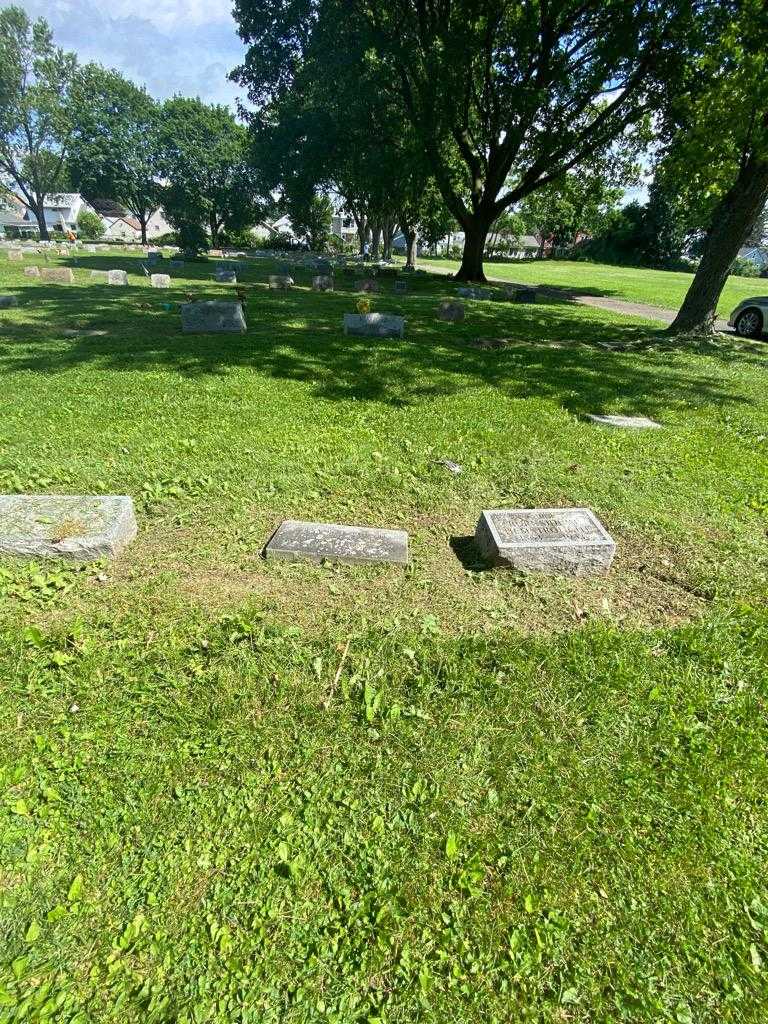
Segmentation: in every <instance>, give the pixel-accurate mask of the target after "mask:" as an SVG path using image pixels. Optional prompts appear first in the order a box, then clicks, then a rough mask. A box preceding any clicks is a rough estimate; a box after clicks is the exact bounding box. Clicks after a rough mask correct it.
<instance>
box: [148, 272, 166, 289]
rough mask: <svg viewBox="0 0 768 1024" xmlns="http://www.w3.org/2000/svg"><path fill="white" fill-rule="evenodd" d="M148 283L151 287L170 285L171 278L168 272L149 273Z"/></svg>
mask: <svg viewBox="0 0 768 1024" xmlns="http://www.w3.org/2000/svg"><path fill="white" fill-rule="evenodd" d="M149 283H150V285H151V286H152V287H153V288H170V287H171V279H170V277H169V276H168V274H150V275H149Z"/></svg>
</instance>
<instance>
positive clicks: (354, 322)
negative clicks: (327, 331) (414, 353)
mask: <svg viewBox="0 0 768 1024" xmlns="http://www.w3.org/2000/svg"><path fill="white" fill-rule="evenodd" d="M344 333H345V334H355V335H359V336H361V337H366V338H402V337H403V336H404V335H405V319H404V318H403V317H401V316H395V315H394V314H393V313H345V314H344Z"/></svg>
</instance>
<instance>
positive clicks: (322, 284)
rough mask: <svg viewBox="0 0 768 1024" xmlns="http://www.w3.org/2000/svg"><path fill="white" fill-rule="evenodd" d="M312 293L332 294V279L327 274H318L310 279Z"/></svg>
mask: <svg viewBox="0 0 768 1024" xmlns="http://www.w3.org/2000/svg"><path fill="white" fill-rule="evenodd" d="M312 291H315V292H332V291H333V278H332V277H331V276H330V275H328V274H318V275H317V276H316V277H313V278H312Z"/></svg>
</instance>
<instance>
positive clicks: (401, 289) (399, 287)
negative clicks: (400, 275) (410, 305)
mask: <svg viewBox="0 0 768 1024" xmlns="http://www.w3.org/2000/svg"><path fill="white" fill-rule="evenodd" d="M394 289H395V292H396V293H399V294H401V295H404V294H405V293H406V292H407V291H408V282H407V281H395V283H394Z"/></svg>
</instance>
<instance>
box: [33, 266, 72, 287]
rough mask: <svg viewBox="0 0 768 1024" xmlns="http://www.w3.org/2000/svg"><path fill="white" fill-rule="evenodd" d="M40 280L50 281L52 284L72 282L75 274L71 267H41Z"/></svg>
mask: <svg viewBox="0 0 768 1024" xmlns="http://www.w3.org/2000/svg"><path fill="white" fill-rule="evenodd" d="M40 280H41V281H51V282H52V283H53V284H74V281H75V275H74V274H73V273H72V268H71V267H42V268H41V270H40Z"/></svg>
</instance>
